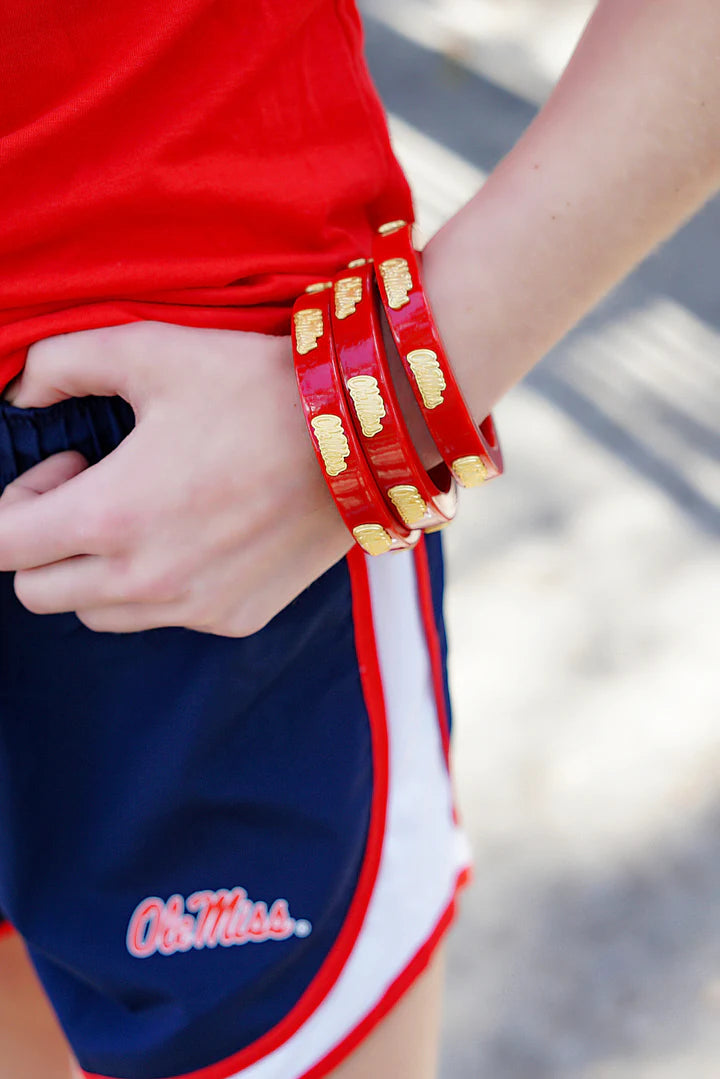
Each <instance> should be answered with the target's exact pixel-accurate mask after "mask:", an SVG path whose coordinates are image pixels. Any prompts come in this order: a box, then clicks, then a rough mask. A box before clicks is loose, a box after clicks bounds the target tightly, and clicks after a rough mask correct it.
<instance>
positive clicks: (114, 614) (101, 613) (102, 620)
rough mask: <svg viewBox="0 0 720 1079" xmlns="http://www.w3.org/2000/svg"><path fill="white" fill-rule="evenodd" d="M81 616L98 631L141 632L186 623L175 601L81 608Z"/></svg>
mask: <svg viewBox="0 0 720 1079" xmlns="http://www.w3.org/2000/svg"><path fill="white" fill-rule="evenodd" d="M76 614H77V617H78V618H79V620H80V621H81V622H82V623H83V625H84V626H87V628H88V629H91V630H94V632H95V633H141V632H143V631H144V630H148V629H160V628H167V627H171V626H182V625H184V622H183V619H182V614H181V613H180V612H179V610H178V608H177V606H176V605H175V604H173V603H161V604H157V605H155V606H149V605H147V604H145V603H125V604H118V605H116V606H113V607H97V608H92V607H88V608H86V609H83V608H80V609H78V611H77V612H76Z"/></svg>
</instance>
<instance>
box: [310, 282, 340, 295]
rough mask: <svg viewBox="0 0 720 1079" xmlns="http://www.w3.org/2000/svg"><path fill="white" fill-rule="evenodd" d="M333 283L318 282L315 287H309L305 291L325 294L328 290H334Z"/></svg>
mask: <svg viewBox="0 0 720 1079" xmlns="http://www.w3.org/2000/svg"><path fill="white" fill-rule="evenodd" d="M332 286H333V283H332V281H316V282H315V283H314V284H313V285H308V286H307V288H306V289H305V291H306V292H310V293H313V292H324V291H325V289H327V288H332Z"/></svg>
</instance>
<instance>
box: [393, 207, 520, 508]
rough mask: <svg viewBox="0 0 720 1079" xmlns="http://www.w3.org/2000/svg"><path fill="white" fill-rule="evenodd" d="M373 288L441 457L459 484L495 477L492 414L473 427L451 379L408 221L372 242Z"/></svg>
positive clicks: (499, 465)
mask: <svg viewBox="0 0 720 1079" xmlns="http://www.w3.org/2000/svg"><path fill="white" fill-rule="evenodd" d="M373 257H374V260H375V272H376V276H377V282H378V289H379V291H380V296H381V298H382V301H383V306H384V308H385V314H386V316H387V320H388V322H389V324H390V330H391V332H392V335H393V339H394V341H395V344H396V346H397V349H398V351H399V353H400V358H401V360H402V363H403V366H404V368H405V373H406V374H407V376H408V379H409V380H410V384H411V386H412V388H413V392H414V394H415V397H416V399H417V402H418V404H419V406H420V408H421V409H422V413H423V416H424V417H425V422H426V423H427V426H428V430H429V431H430V434H431V435H432V438H433V441H434V442H435V445H436V446H437V448H438V450H439V451H440V454H441V456H442V458H443V460H444V461H445V462H446V463H447V465H448V466H449V467H450V469H451V470H452V473H453V475H454V476H455V477H456V479H457V480H458V481H459V482H460V483H461V484H462V485H463V487H476V486H477V485H478V484H480V483H483V482H484V481H485V480H488V479H492V478H493V477H494V476H499V475H500V473H501V472H502V470H503V460H502V453H501V450H500V443H499V441H498V437H497V432H496V430H495V424H494V423H493V419H492V416H487V417H486V418H485V419H484V420H483V422H482V423H481V424H480V427H479V428H478V427H477V426H476V424H475V421H474V419H473V417H472V414H471V412H470V409H469V408H468V406H467V404H466V403H465V399H464V398H463V395H462V393H461V391H460V387H459V386H458V384H457V381H456V380H455V376H454V375H453V371H452V368H451V366H450V363H449V361H448V358H447V356H446V354H445V350H444V348H443V345H442V341H441V340H440V335H439V333H438V331H437V328H436V326H435V321H434V319H433V317H432V313H431V311H430V306H429V304H428V301H427V297H426V296H425V291H424V289H423V284H422V274H421V267H420V257H419V256H418V253H417V252H416V251H415V249H414V247H413V244H412V236H411V231H410V225H408V224H407V222H405V221H390V222H388V224H386V225H382V226H381V227H380V229H379V230H378V233H377V235H376V236H375V239H374V242H373Z"/></svg>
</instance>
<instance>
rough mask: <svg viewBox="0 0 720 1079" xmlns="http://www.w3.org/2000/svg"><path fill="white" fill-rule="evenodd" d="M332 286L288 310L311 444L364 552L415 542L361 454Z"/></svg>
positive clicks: (314, 288)
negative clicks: (335, 329) (343, 375)
mask: <svg viewBox="0 0 720 1079" xmlns="http://www.w3.org/2000/svg"><path fill="white" fill-rule="evenodd" d="M331 299H332V282H323V283H322V284H319V285H311V286H310V288H309V290H308V291H307V292H306V293H304V294H303V295H302V296H300V297H299V298H298V299H297V300H296V301H295V305H294V307H293V313H292V342H293V357H294V360H295V374H296V377H297V383H298V388H299V390H300V400H301V402H302V407H303V412H304V414H305V420H306V422H307V427H308V431H309V433H310V440H311V442H312V444H313V448H314V450H315V454H316V456H317V459H318V462H319V464H320V467H321V469H322V472H323V475H324V477H325V479H326V481H327V484H328V487H329V488H330V493H331V495H332V497H333V499H334V500H335V504H336V506H337V508H338V510H339V511H340V516H341V517H342V519H343V521H344V522H345V525H346V527H347V528H348V530H349V531H350V533H351V534H352V536H353V538H354V539H355V541H356V543H358V544H359V546H360V547H362V549H363V550H364V551H366V552H367V553H368V554H373V555H376V554H384V553H385V552H386V551H392V550H401V549H403V548H406V547H412V546H413V545H414V544H415V543H417V541H418V539H419V537H420V535H421V533H420V532H419V531H413V530H411V529H409V528H407V527H406V526H405V525H403V524H400V523H399V522H398V521H396V519H395V517H394V515H393V514H392V513H391V512H390V510H389V508H388V507H387V505H386V504H385V501H384V499H383V497H382V494H381V493H380V490H379V488H378V485H377V483H376V482H375V479H374V477H373V474H372V471H371V470H370V466H369V464H368V462H367V460H366V459H365V455H364V454H363V451H362V447H361V445H360V441H359V439H358V436H357V434H356V431H355V428H354V426H353V421H352V417H351V415H350V411H349V409H348V405H347V401H346V399H345V394H344V391H343V387H342V382H341V379H340V372H339V370H338V366H337V359H336V356H335V348H334V344H333V338H332V326H331V321H330V302H331Z"/></svg>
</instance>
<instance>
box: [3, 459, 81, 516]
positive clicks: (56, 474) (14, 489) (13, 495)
mask: <svg viewBox="0 0 720 1079" xmlns="http://www.w3.org/2000/svg"><path fill="white" fill-rule="evenodd" d="M87 467H88V463H87V461H86V460H85V458H84V457H83V455H82V454H81V453H76V452H75V450H67V451H65V452H64V453H56V454H55V455H54V456H53V457H48V458H47V459H46V460H45V461H41V462H40V464H37V465H34V466H33V467H32V468H29V469H28V470H27V472H23V474H22V476H18V478H17V479H16V480H13V482H12V483H9V484H8V485H7V487H6V488H5V490H4V491H3V493H2V495H0V506H10V505H12V504H13V503H17V502H23V501H27V500H29V499H33V498H35V497H37V495H42V494H46V493H47V492H48V491H52V490H53V489H54V488H55V487H59V486H60V485H61V484H62V483H66V482H67V481H68V480H71V479H72V478H73V476H77V475H78V474H79V473H80V472H83V471H84V470H85V469H86V468H87Z"/></svg>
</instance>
